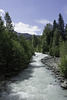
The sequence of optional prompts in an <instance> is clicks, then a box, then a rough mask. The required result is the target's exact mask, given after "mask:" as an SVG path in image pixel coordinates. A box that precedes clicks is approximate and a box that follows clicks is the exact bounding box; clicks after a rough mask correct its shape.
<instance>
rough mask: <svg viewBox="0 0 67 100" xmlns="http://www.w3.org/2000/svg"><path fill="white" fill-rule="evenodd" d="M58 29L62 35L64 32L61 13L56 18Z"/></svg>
mask: <svg viewBox="0 0 67 100" xmlns="http://www.w3.org/2000/svg"><path fill="white" fill-rule="evenodd" d="M58 30H59V31H60V33H61V35H62V36H63V34H64V20H63V17H62V15H61V14H59V19H58Z"/></svg>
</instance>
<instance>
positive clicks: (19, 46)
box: [0, 13, 34, 77]
mask: <svg viewBox="0 0 67 100" xmlns="http://www.w3.org/2000/svg"><path fill="white" fill-rule="evenodd" d="M5 20H6V27H5V26H4V22H3V21H2V18H1V17H0V75H4V76H5V77H9V76H12V75H14V74H17V73H18V72H19V71H21V70H22V69H24V68H26V67H27V65H28V63H29V62H30V59H31V57H32V55H33V54H34V50H33V47H32V46H31V43H30V42H29V41H28V40H25V38H23V36H19V37H18V36H17V35H16V33H15V32H14V30H13V26H12V21H11V18H10V16H9V14H8V13H6V15H5Z"/></svg>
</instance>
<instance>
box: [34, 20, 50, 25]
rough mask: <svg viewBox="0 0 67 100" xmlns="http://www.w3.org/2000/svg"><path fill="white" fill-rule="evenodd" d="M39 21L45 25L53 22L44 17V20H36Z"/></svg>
mask: <svg viewBox="0 0 67 100" xmlns="http://www.w3.org/2000/svg"><path fill="white" fill-rule="evenodd" d="M35 21H36V22H37V23H40V24H43V25H46V24H48V23H50V24H52V22H51V21H49V20H45V19H42V20H35Z"/></svg>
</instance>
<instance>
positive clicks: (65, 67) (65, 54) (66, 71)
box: [60, 41, 67, 78]
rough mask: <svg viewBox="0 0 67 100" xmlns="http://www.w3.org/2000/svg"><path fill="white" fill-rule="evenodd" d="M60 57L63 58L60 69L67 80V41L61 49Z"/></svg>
mask: <svg viewBox="0 0 67 100" xmlns="http://www.w3.org/2000/svg"><path fill="white" fill-rule="evenodd" d="M60 57H61V64H60V68H61V71H62V73H63V75H64V76H65V78H67V41H66V42H63V43H62V45H61V47H60Z"/></svg>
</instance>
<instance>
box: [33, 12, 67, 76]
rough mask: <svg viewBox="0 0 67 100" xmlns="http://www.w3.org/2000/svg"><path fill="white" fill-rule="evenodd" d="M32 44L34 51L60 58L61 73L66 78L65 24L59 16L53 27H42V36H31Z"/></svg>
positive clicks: (50, 25) (66, 48) (66, 30)
mask: <svg viewBox="0 0 67 100" xmlns="http://www.w3.org/2000/svg"><path fill="white" fill-rule="evenodd" d="M32 44H33V46H34V48H35V50H36V51H39V52H42V53H47V54H49V55H51V56H54V57H61V64H60V67H61V71H62V73H63V74H64V76H65V77H67V24H66V25H65V23H64V20H63V17H62V15H61V14H59V18H58V22H57V21H56V20H54V21H53V25H52V24H50V23H49V24H47V25H46V26H45V27H44V30H43V34H42V36H40V37H37V36H35V35H34V36H33V38H32Z"/></svg>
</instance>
